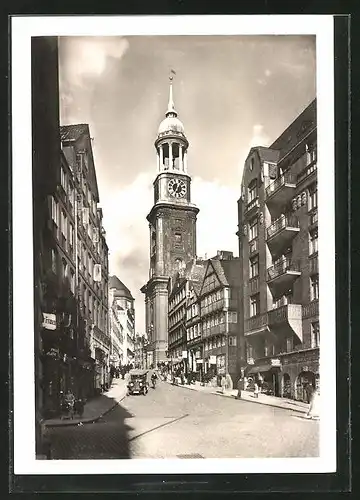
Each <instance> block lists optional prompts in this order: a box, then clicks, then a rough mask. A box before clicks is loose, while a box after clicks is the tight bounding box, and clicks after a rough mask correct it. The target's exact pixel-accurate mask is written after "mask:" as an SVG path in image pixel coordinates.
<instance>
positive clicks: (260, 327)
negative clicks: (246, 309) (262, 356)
mask: <svg viewBox="0 0 360 500" xmlns="http://www.w3.org/2000/svg"><path fill="white" fill-rule="evenodd" d="M269 331H270V330H269V326H268V313H267V312H264V313H262V314H258V315H256V316H253V317H251V318H248V319H246V320H245V331H244V335H245V337H249V336H253V335H254V336H255V335H256V336H257V335H263V334H266V333H268V332H269Z"/></svg>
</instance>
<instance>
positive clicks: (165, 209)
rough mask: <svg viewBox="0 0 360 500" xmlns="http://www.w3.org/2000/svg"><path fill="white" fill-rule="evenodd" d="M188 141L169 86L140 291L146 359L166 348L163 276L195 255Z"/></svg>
mask: <svg viewBox="0 0 360 500" xmlns="http://www.w3.org/2000/svg"><path fill="white" fill-rule="evenodd" d="M188 146H189V143H188V140H187V138H186V136H185V132H184V126H183V124H182V123H181V121H180V120H179V119H178V117H177V112H176V111H175V107H174V102H173V97H172V84H171V83H170V96H169V103H168V109H167V112H166V115H165V119H164V120H163V121H162V122H161V124H160V127H159V130H158V135H157V138H156V140H155V149H156V154H157V166H158V173H157V176H156V178H155V180H154V205H153V207H152V209H151V211H150V213H149V215H148V216H147V220H148V222H149V229H150V266H149V280H148V282H147V283H146V285H144V286H143V287H142V289H141V291H142V292H143V293H144V294H145V322H146V334H147V337H148V339H149V345H148V356H149V357H148V361H150V362H151V364H154V365H156V364H157V363H158V362H163V361H165V360H166V352H167V349H168V280H169V277H170V276H172V275H173V274H175V273H176V271H178V270H179V269H181V268H183V267H184V266H185V265H186V262H188V261H190V260H192V259H193V258H194V257H195V256H196V216H197V214H198V212H199V209H198V208H197V207H196V206H195V205H194V204H193V203H192V202H191V192H190V190H191V178H190V176H189V175H188V172H187V150H188Z"/></svg>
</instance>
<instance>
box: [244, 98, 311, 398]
mask: <svg viewBox="0 0 360 500" xmlns="http://www.w3.org/2000/svg"><path fill="white" fill-rule="evenodd" d="M316 145H317V136H316V100H314V101H313V102H312V103H311V104H310V105H309V106H308V107H307V108H306V109H305V110H304V111H303V112H302V113H301V114H300V115H299V116H298V117H297V118H296V119H295V120H294V122H293V123H292V124H291V125H290V126H289V127H288V128H287V129H286V130H285V131H284V132H283V133H282V134H281V135H280V137H279V138H278V139H276V141H275V142H274V143H273V144H272V145H271V146H270V147H269V148H265V147H255V148H252V149H251V150H250V152H249V154H248V157H247V159H246V161H245V165H244V172H243V179H242V186H241V197H240V199H239V200H238V233H237V234H238V238H239V255H240V259H241V279H242V281H243V287H242V292H243V296H242V302H243V305H244V322H243V332H244V338H245V343H246V354H247V364H245V365H244V366H245V371H246V373H247V374H248V375H249V376H252V377H257V376H258V375H259V374H260V375H261V377H262V378H263V379H264V381H265V382H266V384H265V386H266V388H267V390H269V391H271V392H273V393H274V394H275V395H277V396H284V397H285V396H286V397H292V398H296V399H304V387H305V385H306V383H308V382H310V383H312V384H313V385H315V384H316V383H318V380H319V342H320V337H319V335H320V330H319V312H318V299H319V274H318V247H317V241H318V218H317V158H316V151H317V146H316Z"/></svg>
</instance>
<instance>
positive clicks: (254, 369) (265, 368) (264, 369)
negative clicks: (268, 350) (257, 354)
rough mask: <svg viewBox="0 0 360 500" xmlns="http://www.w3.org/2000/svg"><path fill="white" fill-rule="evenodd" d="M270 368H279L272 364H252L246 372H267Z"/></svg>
mask: <svg viewBox="0 0 360 500" xmlns="http://www.w3.org/2000/svg"><path fill="white" fill-rule="evenodd" d="M272 368H279V367H277V366H273V365H270V364H268V365H259V366H252V367H251V368H250V370H249V371H248V373H262V372H268V371H269V370H271V369H272Z"/></svg>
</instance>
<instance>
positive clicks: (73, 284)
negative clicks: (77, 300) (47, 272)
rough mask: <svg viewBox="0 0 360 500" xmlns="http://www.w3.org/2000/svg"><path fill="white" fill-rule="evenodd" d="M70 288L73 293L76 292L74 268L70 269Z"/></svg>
mask: <svg viewBox="0 0 360 500" xmlns="http://www.w3.org/2000/svg"><path fill="white" fill-rule="evenodd" d="M70 288H71V291H72V293H75V272H74V271H73V269H71V270H70Z"/></svg>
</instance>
